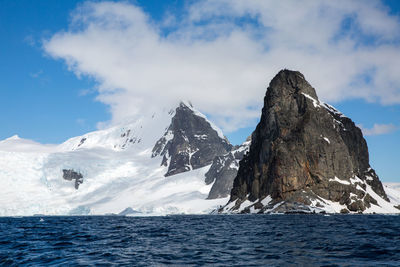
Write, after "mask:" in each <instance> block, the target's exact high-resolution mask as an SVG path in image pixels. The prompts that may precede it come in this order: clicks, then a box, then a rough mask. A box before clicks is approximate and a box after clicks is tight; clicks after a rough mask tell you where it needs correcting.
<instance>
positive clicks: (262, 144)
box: [226, 70, 389, 212]
mask: <svg viewBox="0 0 400 267" xmlns="http://www.w3.org/2000/svg"><path fill="white" fill-rule="evenodd" d="M266 199H268V200H269V201H266ZM245 201H250V202H251V203H253V204H252V206H251V207H250V206H248V207H246V208H245V209H243V207H241V205H242V203H244V202H245ZM380 201H381V202H382V201H383V202H385V203H386V202H388V201H389V199H388V198H387V196H386V193H385V191H384V189H383V187H382V184H381V182H380V181H379V178H378V176H377V175H376V173H375V171H374V170H373V169H371V168H370V165H369V155H368V147H367V144H366V141H365V140H364V138H363V136H362V133H361V130H360V129H359V128H358V127H356V125H355V124H354V122H353V121H352V120H351V119H349V118H347V117H345V116H343V115H342V114H341V113H340V112H338V111H337V110H336V109H334V108H333V107H331V106H329V105H327V104H325V103H322V102H321V101H319V100H318V97H317V95H316V92H315V89H314V88H313V87H312V86H311V85H310V84H309V83H308V82H307V81H306V80H305V78H304V76H303V75H302V74H301V73H300V72H297V71H290V70H282V71H280V72H279V73H278V74H277V75H276V76H275V77H274V78H273V79H272V81H271V83H270V84H269V87H268V89H267V92H266V96H265V98H264V107H263V109H262V114H261V119H260V122H259V124H258V125H257V127H256V129H255V131H254V132H253V135H252V142H251V145H250V150H249V153H248V154H246V155H245V156H244V158H243V160H241V161H240V167H239V170H238V174H237V176H236V178H235V180H234V184H233V189H232V191H231V199H230V202H229V204H228V205H227V207H226V208H229V209H230V210H242V211H249V210H250V209H251V208H253V210H257V211H258V212H267V211H270V210H271V207H275V206H274V205H277V204H278V203H281V204H282V203H286V204H285V205H283V206H282V205H280V206H281V209H284V207H286V208H288V209H289V208H290V209H295V208H296V207H304V206H314V208H315V207H316V206H317V207H328V206H330V207H331V206H332V205H331V204H332V203H337V206H340V207H341V209H342V212H363V211H365V210H366V209H368V208H371V205H379V204H378V203H381V202H380ZM246 203H248V202H246ZM271 205H272V206H271ZM275 208H276V207H275Z"/></svg>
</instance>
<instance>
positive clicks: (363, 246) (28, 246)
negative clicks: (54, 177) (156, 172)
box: [0, 215, 400, 266]
mask: <svg viewBox="0 0 400 267" xmlns="http://www.w3.org/2000/svg"><path fill="white" fill-rule="evenodd" d="M43 220H44V221H41V218H40V217H25V218H0V263H1V264H2V265H6V266H12V265H18V266H21V265H23V266H24V265H25V266H38V265H40V266H43V265H56V266H57V265H63V266H64V265H74V266H76V265H84V266H86V265H104V266H107V265H137V266H164V265H174V266H204V265H207V266H290V265H293V266H299V265H300V266H360V265H362V266H365V265H369V266H379V265H382V266H400V216H378V215H377V216H375V215H374V216H372V215H371V216H363V215H359V216H357V215H354V216H339V215H338V216H320V215H237V216H167V217H147V218H146V217H141V218H129V217H107V216H104V217H43Z"/></svg>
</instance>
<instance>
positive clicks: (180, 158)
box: [152, 102, 232, 176]
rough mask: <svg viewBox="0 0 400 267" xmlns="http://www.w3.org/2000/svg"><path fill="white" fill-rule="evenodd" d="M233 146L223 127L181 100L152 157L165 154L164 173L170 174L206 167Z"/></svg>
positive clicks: (163, 158) (162, 163) (163, 160)
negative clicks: (218, 126)
mask: <svg viewBox="0 0 400 267" xmlns="http://www.w3.org/2000/svg"><path fill="white" fill-rule="evenodd" d="M231 148H232V145H231V144H230V143H229V141H228V140H227V139H226V138H225V137H224V135H223V134H222V131H221V130H220V129H218V128H217V127H216V126H214V125H213V124H212V123H211V122H210V121H208V120H207V118H206V117H205V116H204V115H203V114H202V113H200V112H199V111H197V110H195V109H194V108H193V105H192V104H191V103H190V102H189V103H185V102H181V103H180V104H179V106H178V107H177V108H176V111H175V115H174V116H173V117H172V120H171V124H170V126H169V127H168V128H167V129H166V132H165V134H164V135H163V136H162V137H161V138H160V139H159V140H158V141H157V143H156V144H155V146H154V148H153V153H152V157H156V156H162V161H161V165H164V166H166V167H168V171H167V173H166V174H165V176H170V175H174V174H178V173H182V172H185V171H189V170H192V169H197V168H201V167H204V166H207V165H209V164H211V163H212V161H213V159H214V157H215V156H218V155H223V154H226V153H227V152H229V151H230V150H231Z"/></svg>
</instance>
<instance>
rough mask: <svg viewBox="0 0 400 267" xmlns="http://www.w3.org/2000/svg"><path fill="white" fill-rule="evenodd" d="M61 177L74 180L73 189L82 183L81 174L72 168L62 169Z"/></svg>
mask: <svg viewBox="0 0 400 267" xmlns="http://www.w3.org/2000/svg"><path fill="white" fill-rule="evenodd" d="M63 178H64V179H65V180H67V181H72V180H75V181H74V186H75V189H76V190H78V189H79V185H80V184H82V183H83V175H82V174H81V173H79V172H77V171H74V170H72V169H64V170H63Z"/></svg>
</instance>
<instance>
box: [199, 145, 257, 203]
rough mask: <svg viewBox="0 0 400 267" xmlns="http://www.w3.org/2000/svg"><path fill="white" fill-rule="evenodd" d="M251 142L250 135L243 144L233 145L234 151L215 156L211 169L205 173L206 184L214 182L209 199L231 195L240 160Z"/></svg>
mask: <svg viewBox="0 0 400 267" xmlns="http://www.w3.org/2000/svg"><path fill="white" fill-rule="evenodd" d="M250 143H251V137H248V138H247V140H246V141H245V142H244V143H243V144H241V145H240V146H235V147H233V148H232V151H230V152H228V153H227V154H225V155H221V156H216V157H215V158H214V160H213V163H212V165H211V166H210V169H209V170H208V172H207V173H206V174H205V177H206V179H205V182H206V184H207V185H208V184H212V183H213V186H212V187H211V190H210V193H209V194H208V197H207V199H216V198H225V197H228V196H229V195H230V193H231V190H232V187H233V180H234V179H235V177H236V175H237V172H238V169H239V162H240V160H241V159H242V158H243V157H244V155H245V153H247V152H248V150H249V147H250Z"/></svg>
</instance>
